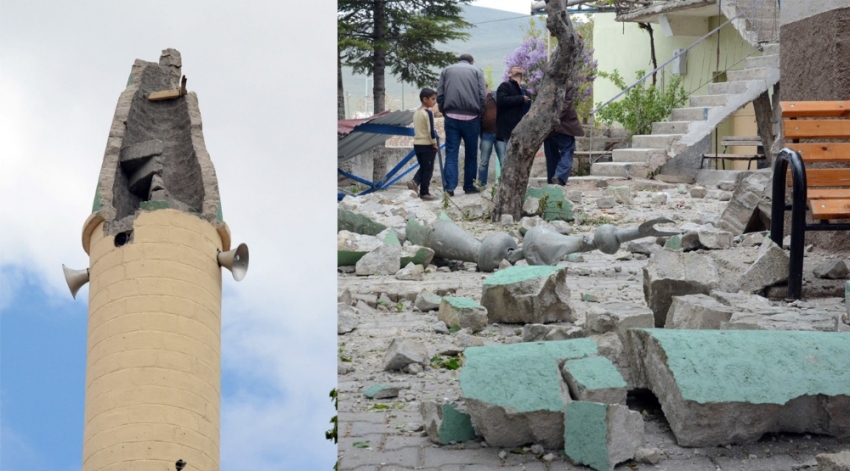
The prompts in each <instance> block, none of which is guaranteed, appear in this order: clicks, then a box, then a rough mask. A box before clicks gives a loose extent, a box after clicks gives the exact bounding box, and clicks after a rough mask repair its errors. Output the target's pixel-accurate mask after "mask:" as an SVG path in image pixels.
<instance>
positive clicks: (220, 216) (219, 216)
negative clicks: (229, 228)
mask: <svg viewBox="0 0 850 471" xmlns="http://www.w3.org/2000/svg"><path fill="white" fill-rule="evenodd" d="M215 220H216V221H218V222H221V221H224V212H222V210H221V203H219V204H218V206H216V207H215Z"/></svg>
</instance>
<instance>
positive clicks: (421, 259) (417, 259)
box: [401, 248, 431, 268]
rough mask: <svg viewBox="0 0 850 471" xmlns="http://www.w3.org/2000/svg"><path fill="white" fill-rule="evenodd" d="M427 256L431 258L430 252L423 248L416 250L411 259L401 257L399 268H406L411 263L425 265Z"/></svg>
mask: <svg viewBox="0 0 850 471" xmlns="http://www.w3.org/2000/svg"><path fill="white" fill-rule="evenodd" d="M429 256H431V252H429V251H428V250H427V249H425V248H421V249H419V250H417V251H416V254H415V255H413V256H412V257H401V266H402V267H406V266H407V264H408V263H413V264H414V265H425V260H428V257H429ZM426 268H427V267H426Z"/></svg>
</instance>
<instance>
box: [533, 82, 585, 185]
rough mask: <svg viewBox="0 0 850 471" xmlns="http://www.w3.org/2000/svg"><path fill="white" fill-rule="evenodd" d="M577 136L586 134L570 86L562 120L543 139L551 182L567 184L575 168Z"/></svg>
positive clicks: (547, 173) (548, 178) (548, 176)
mask: <svg viewBox="0 0 850 471" xmlns="http://www.w3.org/2000/svg"><path fill="white" fill-rule="evenodd" d="M577 136H584V128H582V127H581V123H580V122H579V120H578V114H576V109H575V105H574V103H573V89H572V87H568V88H567V91H566V99H565V100H564V107H563V108H562V109H561V115H560V122H559V123H558V125H557V126H556V127H555V129H553V130H552V132H551V133H549V135H548V136H547V137H546V139H545V140H544V141H543V151H544V153H545V154H546V180H547V181H548V182H549V183H552V184H555V185H561V186H564V185H566V184H567V180H568V179H569V178H570V171H571V170H572V168H573V154H574V152H575V150H576V137H577Z"/></svg>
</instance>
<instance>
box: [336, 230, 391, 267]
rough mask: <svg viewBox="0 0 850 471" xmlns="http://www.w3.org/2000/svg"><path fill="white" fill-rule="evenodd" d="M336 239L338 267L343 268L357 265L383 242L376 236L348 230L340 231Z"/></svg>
mask: <svg viewBox="0 0 850 471" xmlns="http://www.w3.org/2000/svg"><path fill="white" fill-rule="evenodd" d="M336 238H337V239H336V244H337V248H336V250H337V265H338V266H341V267H343V266H353V265H355V264H356V263H357V262H358V261H359V260H360V259H361V258H363V256H364V255H366V254H367V253H369V252H371V251H373V250H375V249H376V248H378V247H379V246H380V245H381V241H380V240H379V239H378V238H377V237H375V236H370V235H362V234H358V233H356V232H349V231H346V230H342V231H339V232H338V233H337V235H336Z"/></svg>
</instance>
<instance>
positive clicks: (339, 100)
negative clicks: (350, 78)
mask: <svg viewBox="0 0 850 471" xmlns="http://www.w3.org/2000/svg"><path fill="white" fill-rule="evenodd" d="M336 119H345V90H344V89H343V88H342V56H341V55H340V54H339V52H338V51H337V54H336Z"/></svg>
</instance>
